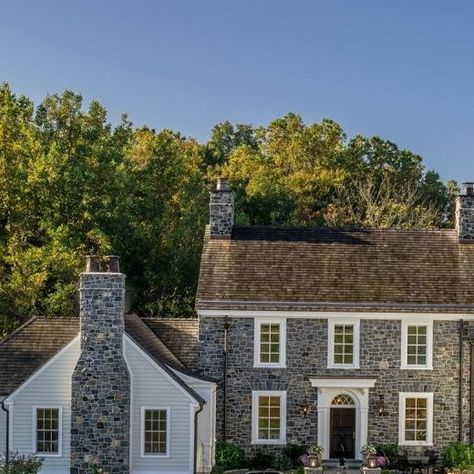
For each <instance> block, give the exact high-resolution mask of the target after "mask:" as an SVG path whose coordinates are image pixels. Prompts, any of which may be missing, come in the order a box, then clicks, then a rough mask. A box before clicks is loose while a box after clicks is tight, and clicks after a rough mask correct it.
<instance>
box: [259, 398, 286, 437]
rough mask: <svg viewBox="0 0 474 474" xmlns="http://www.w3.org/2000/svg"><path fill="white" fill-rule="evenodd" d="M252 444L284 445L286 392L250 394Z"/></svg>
mask: <svg viewBox="0 0 474 474" xmlns="http://www.w3.org/2000/svg"><path fill="white" fill-rule="evenodd" d="M252 443H253V444H285V443H286V392H284V391H260V390H257V391H254V392H252Z"/></svg>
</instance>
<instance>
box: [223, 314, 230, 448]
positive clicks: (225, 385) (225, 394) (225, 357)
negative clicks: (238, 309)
mask: <svg viewBox="0 0 474 474" xmlns="http://www.w3.org/2000/svg"><path fill="white" fill-rule="evenodd" d="M229 328H230V323H229V318H228V317H227V316H226V317H225V320H224V413H223V414H222V415H223V416H222V418H223V419H222V424H223V425H224V426H223V427H222V428H223V431H224V441H227V343H228V342H227V335H228V332H229Z"/></svg>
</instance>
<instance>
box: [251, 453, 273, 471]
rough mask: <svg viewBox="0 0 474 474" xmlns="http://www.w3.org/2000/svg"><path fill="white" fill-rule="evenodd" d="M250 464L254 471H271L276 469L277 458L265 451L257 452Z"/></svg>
mask: <svg viewBox="0 0 474 474" xmlns="http://www.w3.org/2000/svg"><path fill="white" fill-rule="evenodd" d="M248 464H249V467H251V468H252V469H270V468H272V467H275V456H274V455H273V454H270V453H264V452H263V451H257V452H256V453H255V456H253V457H252V458H251V459H250V460H249V463H248Z"/></svg>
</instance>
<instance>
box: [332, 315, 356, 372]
mask: <svg viewBox="0 0 474 474" xmlns="http://www.w3.org/2000/svg"><path fill="white" fill-rule="evenodd" d="M341 324H352V325H353V326H354V348H353V349H354V359H353V363H352V364H336V363H335V362H334V327H335V326H336V325H341ZM359 346H360V319H355V318H345V319H342V318H337V319H336V318H330V319H328V367H327V368H328V369H358V368H359Z"/></svg>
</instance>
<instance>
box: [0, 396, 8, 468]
mask: <svg viewBox="0 0 474 474" xmlns="http://www.w3.org/2000/svg"><path fill="white" fill-rule="evenodd" d="M1 406H2V410H3V411H4V412H5V414H6V420H7V422H6V423H5V425H6V426H5V430H6V433H5V467H6V468H7V470H8V464H9V462H10V411H9V410H8V409H7V408H6V406H5V400H2V402H1Z"/></svg>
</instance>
